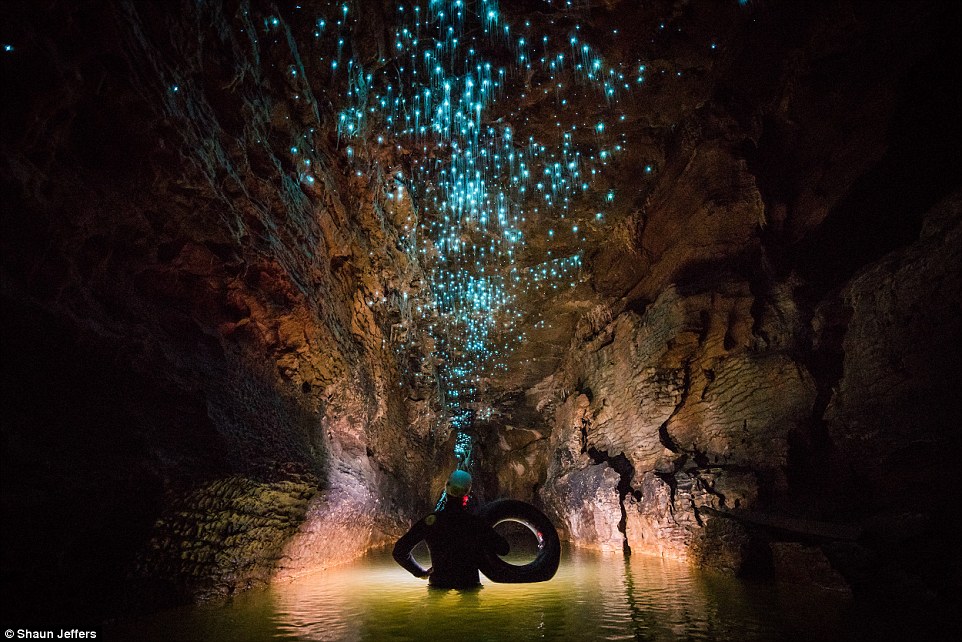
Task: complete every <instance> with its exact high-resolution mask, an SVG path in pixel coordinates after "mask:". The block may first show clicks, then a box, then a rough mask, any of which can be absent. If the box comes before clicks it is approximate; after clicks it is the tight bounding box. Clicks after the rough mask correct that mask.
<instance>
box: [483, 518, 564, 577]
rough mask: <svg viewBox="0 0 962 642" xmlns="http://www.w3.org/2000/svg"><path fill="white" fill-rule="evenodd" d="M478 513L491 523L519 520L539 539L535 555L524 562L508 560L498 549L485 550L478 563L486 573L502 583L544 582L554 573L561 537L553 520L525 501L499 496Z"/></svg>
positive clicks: (559, 559)
mask: <svg viewBox="0 0 962 642" xmlns="http://www.w3.org/2000/svg"><path fill="white" fill-rule="evenodd" d="M479 514H480V515H481V517H482V518H483V519H484V520H485V521H487V522H488V523H489V524H490V525H491V526H492V527H494V526H496V525H497V524H500V523H502V522H517V523H519V524H522V525H524V526H526V527H527V528H528V529H529V530H530V531H531V532H532V533H534V536H535V537H536V538H537V540H538V555H537V556H536V557H535V558H534V559H533V560H532V561H530V562H528V563H527V564H522V565H515V564H510V563H508V562H506V561H505V560H503V559H501V557H499V556H498V555H497V553H494V552H492V551H485V552H484V553H483V555H482V559H481V562H482V563H481V565H480V570H481V572H482V573H484V576H485V577H487V578H488V579H489V580H491V581H492V582H499V583H502V584H522V583H528V582H546V581H548V580H550V579H551V578H552V577H554V574H555V573H556V572H557V570H558V563H559V562H560V561H561V541H560V540H559V539H558V531H557V529H555V527H554V524H552V523H551V520H549V519H548V518H547V517H546V516H545V514H544V513H542V512H541V511H540V510H538V509H537V508H535V507H534V506H532V505H531V504H528V503H527V502H522V501H519V500H517V499H498V500H495V501H493V502H490V503H488V504H485V505H484V506H483V507H482V508H481V510H480V513H479Z"/></svg>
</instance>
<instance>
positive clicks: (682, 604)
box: [105, 550, 843, 641]
mask: <svg viewBox="0 0 962 642" xmlns="http://www.w3.org/2000/svg"><path fill="white" fill-rule="evenodd" d="M842 613H843V605H842V604H841V603H839V602H838V601H837V600H834V599H833V598H831V596H826V595H822V596H817V597H816V596H812V597H811V598H810V599H808V600H803V599H802V597H801V596H800V595H799V593H798V591H796V590H792V589H789V588H785V589H780V588H774V587H772V586H770V585H765V586H756V585H752V584H746V583H744V582H741V581H738V580H734V579H730V578H723V577H716V576H706V575H704V574H700V573H696V572H693V571H692V570H690V569H689V568H688V567H687V566H685V565H684V564H680V563H677V562H672V561H666V560H661V559H658V558H651V557H644V556H634V557H632V558H630V559H629V560H625V559H623V558H622V557H621V556H620V555H617V556H603V555H600V554H597V553H592V552H585V551H577V550H573V551H566V552H565V554H564V555H563V556H562V560H561V567H560V569H559V570H558V574H557V575H556V576H555V578H554V579H553V580H551V581H550V582H546V583H541V584H495V583H492V582H486V584H485V586H484V587H483V588H481V589H478V590H473V591H440V590H431V589H428V588H427V583H426V582H425V581H423V580H417V579H415V578H413V577H411V576H410V575H408V574H407V573H406V572H405V571H404V570H403V569H401V568H400V567H398V566H397V565H395V564H394V562H393V560H392V559H391V557H390V554H389V553H387V552H380V553H377V554H372V555H369V556H367V557H365V558H364V559H362V560H360V561H358V562H357V563H355V564H352V565H349V566H344V567H341V568H336V569H331V570H329V571H326V572H324V573H319V574H317V575H314V576H311V577H307V578H302V579H300V580H298V581H295V582H293V583H290V584H286V585H281V586H277V587H274V588H272V589H270V590H267V591H262V592H256V593H249V594H245V595H242V596H241V597H239V598H237V599H235V600H234V601H233V603H232V604H230V605H228V606H221V607H209V608H184V609H176V610H173V611H167V612H164V613H160V614H156V615H153V616H150V617H148V618H142V619H138V620H136V621H128V622H123V623H121V624H118V625H116V626H115V627H114V629H113V630H110V629H108V630H107V631H106V632H105V633H106V634H107V639H140V640H211V641H217V640H237V641H242V640H252V641H254V640H479V641H480V640H497V641H502V640H511V641H514V640H770V639H835V638H836V637H837V634H838V632H839V631H840V627H839V625H840V622H841V618H842Z"/></svg>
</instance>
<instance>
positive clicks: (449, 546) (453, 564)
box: [394, 470, 510, 589]
mask: <svg viewBox="0 0 962 642" xmlns="http://www.w3.org/2000/svg"><path fill="white" fill-rule="evenodd" d="M470 491H471V475H470V474H468V473H467V472H466V471H463V470H456V471H454V472H453V473H451V477H449V478H448V483H447V484H445V486H444V493H445V495H446V499H445V502H444V507H443V508H441V510H438V511H435V512H433V513H431V514H430V515H428V516H426V517H425V518H424V519H422V520H420V521H419V522H417V523H416V524H414V526H412V527H411V530H409V531H408V532H407V533H405V534H404V535H403V536H402V537H401V539H399V540H398V541H397V543H396V544H395V545H394V560H395V561H396V562H397V563H398V564H400V565H401V566H403V567H404V568H405V569H406V570H407V571H408V572H409V573H411V575H413V576H415V577H421V578H424V577H426V578H428V582H429V584H430V585H431V586H432V587H436V588H446V589H451V588H453V589H464V588H473V587H476V586H481V578H480V576H479V575H478V566H479V565H480V560H481V554H482V552H483V551H484V550H491V551H494V552H495V553H497V554H498V555H507V553H508V550H509V549H510V546H509V544H508V541H507V540H506V539H504V538H503V537H501V535H499V534H498V533H497V532H496V531H495V530H494V529H493V528H492V527H491V526H489V525H488V524H487V522H485V521H484V520H483V519H481V518H480V517H478V516H477V515H473V514H472V513H471V512H469V511H468V510H467V508H466V505H467V500H468V493H469V492H470ZM422 541H424V542H427V545H428V549H429V550H430V551H431V564H432V566H431V568H427V569H426V568H423V567H422V566H421V565H420V564H418V563H417V560H415V559H414V556H413V555H412V554H411V552H412V551H413V550H414V547H415V546H417V545H418V544H419V543H421V542H422Z"/></svg>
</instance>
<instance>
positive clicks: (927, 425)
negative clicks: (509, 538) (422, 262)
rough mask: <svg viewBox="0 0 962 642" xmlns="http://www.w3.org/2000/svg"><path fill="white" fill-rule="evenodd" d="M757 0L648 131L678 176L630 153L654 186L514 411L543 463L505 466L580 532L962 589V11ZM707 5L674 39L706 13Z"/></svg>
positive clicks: (689, 556) (882, 585) (794, 569)
mask: <svg viewBox="0 0 962 642" xmlns="http://www.w3.org/2000/svg"><path fill="white" fill-rule="evenodd" d="M757 9H758V10H757V12H756V13H755V14H754V15H753V18H752V20H751V21H748V22H747V23H741V25H740V26H739V27H737V28H738V29H742V31H740V32H739V37H740V42H741V46H740V48H738V49H737V50H732V51H730V52H729V53H730V57H729V58H728V59H727V60H726V61H725V62H724V63H719V62H718V61H715V62H714V63H708V62H705V63H704V66H703V67H698V63H699V62H700V61H699V60H695V61H691V60H690V59H689V60H688V62H689V65H691V66H696V67H698V68H701V69H704V70H708V71H706V72H705V76H704V78H703V84H702V85H701V86H700V90H699V92H694V93H689V94H687V95H686V94H684V93H682V91H683V90H682V89H679V90H678V93H677V94H676V96H675V97H676V98H677V104H676V106H675V107H674V109H675V110H676V112H677V113H676V116H677V121H675V122H673V123H672V124H671V125H670V126H665V127H659V124H658V123H657V122H651V121H649V122H646V123H641V122H639V123H638V128H637V129H636V130H635V137H636V139H637V141H635V147H636V148H637V147H638V145H639V143H640V144H641V146H642V148H643V149H644V150H645V153H646V154H647V157H648V158H651V157H656V158H659V159H660V160H659V166H660V171H659V175H658V176H657V177H655V178H651V179H650V178H647V177H645V173H644V172H643V171H642V160H641V159H640V157H636V158H635V159H634V164H633V165H632V161H631V160H629V161H628V162H627V163H626V165H627V166H626V167H625V168H623V171H624V174H625V176H626V177H632V176H633V177H635V182H634V184H635V186H636V190H637V191H636V199H635V202H634V204H633V205H632V206H631V209H630V211H629V212H628V217H627V219H626V221H625V222H624V223H623V224H621V225H620V226H619V227H618V229H617V230H616V231H615V232H614V233H613V234H612V235H611V238H610V242H609V243H607V244H605V245H604V246H603V247H601V248H599V249H598V250H597V251H596V252H594V253H593V254H592V255H591V256H590V257H589V260H588V269H589V270H590V271H591V272H590V278H591V284H592V286H593V290H594V293H595V295H596V296H595V297H593V298H592V297H585V298H584V300H583V301H582V306H581V307H582V309H585V308H587V311H586V312H582V313H581V318H580V321H578V323H577V325H576V327H575V331H574V336H573V337H572V339H571V342H570V344H569V346H568V350H567V352H566V353H565V356H564V359H563V361H562V363H561V365H560V367H558V368H557V369H556V370H555V371H554V372H553V373H552V374H550V375H549V376H548V377H546V378H545V379H543V380H542V381H540V382H539V383H537V384H536V385H534V386H531V387H530V388H528V389H527V390H526V392H525V394H526V402H525V403H524V404H523V406H524V407H523V409H522V410H520V411H519V412H518V413H516V416H515V417H508V418H507V419H506V420H505V423H506V424H508V425H510V426H514V427H519V426H520V427H524V426H527V427H528V428H531V429H533V430H536V431H539V432H541V433H545V434H547V435H548V439H547V441H546V443H543V444H539V447H541V448H543V451H542V454H543V456H544V457H545V460H546V461H547V466H546V468H542V469H528V470H522V469H521V468H518V467H516V468H515V469H514V472H511V471H512V469H511V467H510V466H508V465H506V464H507V463H508V462H511V461H513V460H516V459H517V458H518V457H520V456H521V455H522V453H521V452H520V450H519V449H518V448H516V447H512V446H511V445H510V444H502V445H501V447H500V448H492V451H493V452H498V453H499V455H498V456H497V458H498V464H496V465H493V467H494V468H496V469H498V470H501V471H502V473H501V474H502V476H503V477H511V478H510V479H502V480H501V481H500V485H501V487H502V488H505V489H509V490H512V492H516V493H517V496H519V497H528V498H531V499H533V500H534V501H537V502H540V503H542V504H543V505H544V506H545V508H546V509H547V510H548V511H549V512H550V513H552V514H553V515H555V516H556V519H557V521H558V523H559V524H560V525H561V526H562V529H563V530H564V532H565V535H566V537H567V538H568V539H569V540H570V541H571V542H573V543H574V544H576V545H579V546H585V547H589V548H595V549H599V550H607V551H620V550H625V551H631V552H633V553H639V552H640V553H650V554H656V555H662V556H666V557H672V558H676V559H684V560H688V561H690V562H691V563H693V564H696V565H699V566H702V567H710V568H716V569H721V570H724V571H727V572H731V573H739V574H747V573H761V574H764V575H768V576H772V575H774V576H776V577H779V578H783V579H790V580H791V581H796V582H798V581H802V582H805V583H808V584H814V585H816V586H821V587H823V588H828V589H831V590H840V591H848V590H851V589H852V588H854V589H856V590H861V591H867V592H878V593H886V594H888V595H898V596H899V599H901V598H906V599H907V600H909V601H911V600H914V599H930V598H932V597H933V596H935V595H940V596H944V595H947V594H949V593H950V592H951V591H953V590H956V589H957V587H958V556H957V554H955V553H954V552H953V551H952V545H951V544H950V541H951V537H952V533H954V532H955V528H956V527H957V525H958V519H957V517H956V515H955V511H953V510H951V509H948V508H947V506H948V505H949V504H950V503H951V502H952V499H951V491H949V490H948V489H946V488H945V487H944V486H940V484H939V482H937V481H936V480H937V478H938V476H939V475H940V474H942V473H941V472H940V471H945V470H947V468H948V467H949V466H950V464H949V462H950V461H954V460H955V459H957V458H958V455H959V445H960V444H959V438H958V431H957V430H956V428H955V424H956V423H957V421H956V419H955V418H956V417H957V416H958V413H959V410H960V408H959V400H958V395H957V394H956V393H953V392H952V391H951V390H950V389H949V388H950V387H951V385H952V384H951V383H950V382H952V381H955V380H956V379H957V377H958V375H959V374H960V358H959V349H958V346H959V345H960V343H962V342H960V338H962V337H960V328H959V321H958V318H957V314H953V313H952V312H951V310H958V309H959V303H960V296H962V293H960V289H959V272H958V266H959V265H960V263H959V251H960V248H959V238H958V222H959V201H958V198H959V196H958V195H959V193H960V192H959V189H960V187H962V186H960V184H959V180H958V175H957V173H954V172H951V171H948V169H947V168H948V167H951V166H952V165H953V164H954V156H955V153H954V152H953V150H952V144H951V143H950V142H949V141H952V140H958V135H959V128H958V123H957V122H956V120H955V118H954V116H952V115H951V114H953V113H954V112H955V111H956V109H957V108H958V107H959V105H960V101H959V91H958V87H959V83H958V72H957V70H955V69H953V68H951V66H950V64H949V63H948V62H947V61H948V60H950V59H953V58H955V57H957V55H958V53H959V52H958V43H959V39H958V37H957V36H958V34H957V27H958V24H959V22H958V15H957V13H955V10H954V9H951V8H949V7H948V5H944V4H938V3H933V4H924V3H918V4H913V5H911V6H909V5H907V4H886V5H884V6H867V5H864V4H854V3H821V4H817V5H816V4H808V5H805V6H804V7H802V6H801V5H798V6H794V5H793V6H792V7H780V8H779V9H778V10H775V9H773V8H770V9H771V10H766V8H765V7H757ZM686 12H689V13H686ZM697 13H698V12H697V8H696V7H694V6H691V5H689V6H687V9H680V10H679V11H678V12H677V13H676V14H675V16H674V18H673V20H672V21H671V22H670V24H669V25H668V27H669V28H668V29H666V32H672V30H673V28H674V27H676V26H677V27H679V28H678V31H679V32H682V31H685V32H687V33H689V34H690V33H691V32H692V31H695V30H697V28H698V27H699V26H704V25H703V24H702V23H699V21H698V19H697V18H696V17H695V14H697ZM727 27H729V28H735V27H731V25H727ZM717 28H718V29H719V31H721V32H722V33H724V32H725V31H724V30H725V29H726V25H724V24H718V25H717ZM665 37H670V36H665ZM678 38H679V39H681V38H682V36H678ZM704 55H705V56H706V58H707V54H704ZM664 93H670V92H668V90H664V92H662V95H661V101H662V102H660V103H659V104H665V102H670V101H666V100H665V96H664ZM693 98H695V99H696V100H695V102H694V103H693V102H692V99H693ZM652 100H654V98H652ZM669 120H672V119H671V118H669ZM651 150H658V151H657V152H653V151H651ZM626 180H628V181H630V180H631V179H630V178H626ZM523 413H535V414H536V415H537V417H535V418H533V419H532V418H530V417H528V416H524V417H522V416H520V415H521V414H523ZM946 555H947V556H948V558H947V559H946V558H945V556H946ZM940 558H941V559H942V561H943V562H944V563H943V564H942V565H941V566H940V565H939V563H938V562H937V560H938V559H940ZM952 587H955V588H952Z"/></svg>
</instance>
